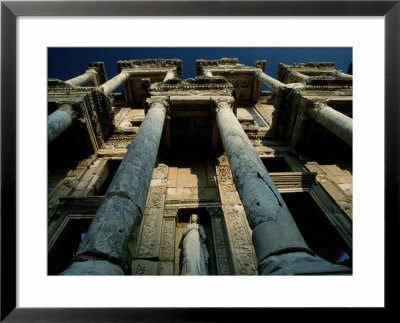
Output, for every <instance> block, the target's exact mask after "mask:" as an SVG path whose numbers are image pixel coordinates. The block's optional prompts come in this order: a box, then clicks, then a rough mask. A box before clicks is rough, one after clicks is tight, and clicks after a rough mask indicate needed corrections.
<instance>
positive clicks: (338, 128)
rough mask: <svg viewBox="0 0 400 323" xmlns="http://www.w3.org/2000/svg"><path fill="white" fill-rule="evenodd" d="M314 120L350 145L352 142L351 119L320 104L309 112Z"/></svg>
mask: <svg viewBox="0 0 400 323" xmlns="http://www.w3.org/2000/svg"><path fill="white" fill-rule="evenodd" d="M311 115H312V117H313V118H314V120H315V121H316V122H318V123H320V124H321V125H323V126H324V127H325V128H326V129H328V130H329V131H331V132H332V133H334V134H335V135H336V136H338V137H339V138H341V139H342V140H344V141H345V142H346V143H347V144H349V145H350V146H351V145H352V142H353V119H352V118H350V117H348V116H346V115H344V114H343V113H341V112H339V111H336V110H335V109H333V108H331V107H328V106H321V107H318V108H316V109H314V110H313V111H312V113H311Z"/></svg>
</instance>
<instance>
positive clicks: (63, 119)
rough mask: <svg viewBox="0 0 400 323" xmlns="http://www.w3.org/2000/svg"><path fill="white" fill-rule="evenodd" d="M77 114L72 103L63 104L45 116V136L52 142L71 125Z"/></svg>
mask: <svg viewBox="0 0 400 323" xmlns="http://www.w3.org/2000/svg"><path fill="white" fill-rule="evenodd" d="M76 116H77V114H76V112H75V111H74V109H73V107H72V105H70V104H63V105H62V106H61V107H60V108H59V109H57V110H56V111H54V112H53V113H52V114H50V115H49V116H48V117H47V138H48V142H52V141H53V140H54V139H56V138H57V137H58V136H59V135H61V134H62V133H63V132H64V131H65V130H66V129H68V128H69V126H71V124H72V122H73V120H74V119H75V118H76Z"/></svg>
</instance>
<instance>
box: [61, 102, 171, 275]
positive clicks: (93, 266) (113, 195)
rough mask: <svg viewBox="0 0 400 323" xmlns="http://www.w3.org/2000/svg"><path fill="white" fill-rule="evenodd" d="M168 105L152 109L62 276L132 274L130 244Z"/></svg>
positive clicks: (154, 105)
mask: <svg viewBox="0 0 400 323" xmlns="http://www.w3.org/2000/svg"><path fill="white" fill-rule="evenodd" d="M166 107H167V104H166V102H163V101H157V102H153V103H152V104H151V105H150V108H149V110H148V112H147V114H146V117H145V119H144V121H143V122H142V124H141V126H140V128H139V131H138V133H137V134H136V136H135V138H134V140H133V141H132V143H131V145H130V146H129V148H128V151H127V152H126V155H125V157H124V159H123V160H122V162H121V165H120V166H119V168H118V170H117V173H116V174H115V176H114V179H113V180H112V182H111V184H110V186H109V188H108V190H107V193H106V195H105V197H104V200H103V202H102V203H101V205H100V207H99V209H98V211H97V214H96V216H95V218H94V219H93V222H92V223H91V225H90V227H89V230H88V232H87V234H86V236H85V239H84V241H83V242H82V246H81V247H80V248H79V250H78V254H77V256H76V257H75V258H74V263H73V264H72V265H71V266H70V267H69V268H68V269H67V270H66V271H64V272H63V273H61V275H124V274H130V273H131V270H132V268H131V264H132V255H131V253H130V250H129V247H128V242H129V239H130V235H131V233H132V230H133V228H134V226H135V225H136V224H138V223H140V222H139V221H140V220H141V218H142V215H143V211H144V208H145V204H146V199H147V194H148V191H149V186H150V181H151V176H152V172H153V168H154V165H155V162H156V158H157V154H158V147H159V144H160V139H161V134H162V131H163V125H164V119H165V115H166Z"/></svg>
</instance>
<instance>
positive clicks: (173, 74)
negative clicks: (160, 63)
mask: <svg viewBox="0 0 400 323" xmlns="http://www.w3.org/2000/svg"><path fill="white" fill-rule="evenodd" d="M176 76H177V73H176V69H170V70H168V72H167V74H166V75H165V77H164V80H163V82H166V81H168V80H172V79H175V78H176Z"/></svg>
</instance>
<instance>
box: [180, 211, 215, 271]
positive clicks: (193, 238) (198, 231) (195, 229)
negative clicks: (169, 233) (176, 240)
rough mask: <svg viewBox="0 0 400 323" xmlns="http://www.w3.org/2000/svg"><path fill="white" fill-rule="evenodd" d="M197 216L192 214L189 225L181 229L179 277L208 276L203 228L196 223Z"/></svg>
mask: <svg viewBox="0 0 400 323" xmlns="http://www.w3.org/2000/svg"><path fill="white" fill-rule="evenodd" d="M198 221H199V216H198V215H197V214H192V215H191V216H190V223H189V224H188V225H187V226H186V227H185V229H183V232H182V239H181V243H180V246H179V247H180V248H181V249H182V271H181V275H208V251H207V247H206V244H205V241H206V234H205V232H204V228H203V226H202V225H201V224H199V223H198Z"/></svg>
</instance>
